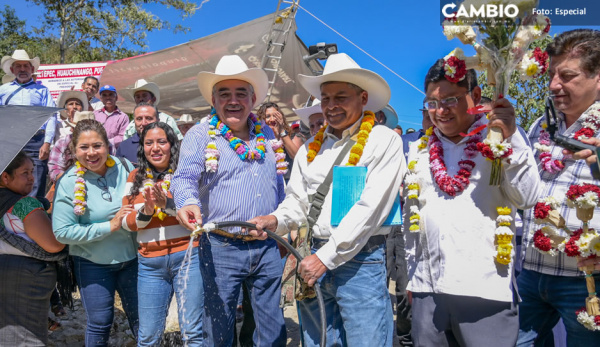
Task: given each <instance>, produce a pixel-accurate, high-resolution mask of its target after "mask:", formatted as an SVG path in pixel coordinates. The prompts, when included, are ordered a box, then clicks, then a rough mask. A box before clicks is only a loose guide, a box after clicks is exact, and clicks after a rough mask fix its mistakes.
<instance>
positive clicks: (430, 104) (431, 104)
mask: <svg viewBox="0 0 600 347" xmlns="http://www.w3.org/2000/svg"><path fill="white" fill-rule="evenodd" d="M469 93H471V92H466V93H465V94H463V95H461V96H453V97H450V98H445V99H444V100H439V101H438V100H428V101H425V102H424V103H423V108H426V109H427V110H429V111H435V110H437V109H439V108H441V107H442V106H443V107H445V108H451V107H456V105H458V100H459V99H460V98H462V97H465V96H467V95H469Z"/></svg>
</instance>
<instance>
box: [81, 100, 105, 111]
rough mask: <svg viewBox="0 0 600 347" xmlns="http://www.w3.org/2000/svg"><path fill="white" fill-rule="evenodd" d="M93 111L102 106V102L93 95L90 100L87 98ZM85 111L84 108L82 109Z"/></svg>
mask: <svg viewBox="0 0 600 347" xmlns="http://www.w3.org/2000/svg"><path fill="white" fill-rule="evenodd" d="M88 102H89V103H90V105H91V106H92V108H93V109H94V111H96V110H101V109H102V108H103V107H104V104H103V103H102V101H101V100H100V99H98V98H97V97H93V98H92V99H91V100H88ZM84 111H85V110H84Z"/></svg>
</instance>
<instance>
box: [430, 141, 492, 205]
mask: <svg viewBox="0 0 600 347" xmlns="http://www.w3.org/2000/svg"><path fill="white" fill-rule="evenodd" d="M480 141H481V135H480V134H475V135H472V136H471V138H469V140H468V141H467V144H466V146H465V149H464V150H463V151H464V155H465V157H466V158H467V159H464V160H461V161H459V162H458V166H460V170H458V173H457V174H456V175H454V176H450V175H448V169H447V168H446V163H445V162H444V149H443V147H442V142H441V141H440V139H439V138H438V137H437V135H436V134H435V132H433V133H432V134H431V138H430V139H429V143H430V146H429V166H430V169H431V174H432V175H433V179H434V181H435V183H437V185H438V187H440V189H441V190H443V191H444V192H445V193H446V194H448V195H450V196H456V194H458V193H461V192H462V191H463V190H465V189H466V188H467V187H468V186H469V184H470V183H471V182H470V180H469V177H471V172H472V171H473V168H475V162H474V161H472V160H469V159H471V158H473V157H475V155H476V154H477V144H478V143H479V142H480Z"/></svg>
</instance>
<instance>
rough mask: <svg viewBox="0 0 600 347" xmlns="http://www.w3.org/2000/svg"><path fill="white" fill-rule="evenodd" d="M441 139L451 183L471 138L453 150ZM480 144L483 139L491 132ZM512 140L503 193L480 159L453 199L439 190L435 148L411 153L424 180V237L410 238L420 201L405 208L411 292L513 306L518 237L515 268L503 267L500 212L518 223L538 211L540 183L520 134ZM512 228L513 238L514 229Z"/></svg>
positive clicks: (488, 164) (489, 165) (420, 181)
mask: <svg viewBox="0 0 600 347" xmlns="http://www.w3.org/2000/svg"><path fill="white" fill-rule="evenodd" d="M471 130H472V129H470V130H469V131H471ZM435 133H436V135H437V136H438V138H439V139H440V141H441V142H442V146H443V151H444V162H445V164H446V166H447V169H448V174H449V175H451V176H453V175H455V174H456V173H457V172H458V170H459V169H460V168H459V167H458V162H459V161H460V160H464V159H465V156H464V154H463V150H464V148H465V146H466V143H467V140H468V138H463V139H462V140H461V141H460V142H459V143H458V144H455V143H453V142H451V141H450V140H448V139H447V138H446V137H444V136H443V135H442V134H441V132H440V131H439V130H438V129H435ZM482 136H483V137H484V138H485V136H486V131H485V130H484V131H483V134H482ZM508 140H509V141H510V142H511V144H512V147H513V154H512V155H511V156H510V157H509V159H510V163H508V162H507V160H504V161H503V175H502V176H503V178H502V183H501V185H500V186H499V187H497V186H490V185H489V183H488V182H489V178H490V171H491V168H492V162H491V161H489V160H487V159H485V158H484V157H483V156H482V155H481V154H480V153H477V154H476V156H475V157H474V158H472V159H471V160H473V161H474V162H475V168H474V169H473V171H472V174H471V177H470V182H471V183H470V184H469V185H468V186H467V188H466V189H465V190H464V191H463V192H462V193H459V194H457V195H456V196H455V197H450V196H449V195H448V194H446V193H445V192H443V191H442V190H441V189H440V188H439V187H438V185H437V183H434V182H433V180H432V174H431V170H430V167H429V146H428V147H427V148H426V149H424V150H421V151H419V150H418V148H417V147H418V145H419V143H420V141H416V142H415V143H414V144H413V145H412V146H411V149H410V153H409V156H408V162H409V163H410V162H411V161H413V160H415V159H417V158H418V162H417V165H416V166H415V169H416V171H417V175H418V177H419V178H418V184H419V188H420V193H419V198H418V201H419V209H420V213H419V215H420V218H421V219H420V228H421V232H419V233H413V232H410V231H409V230H408V229H409V226H410V223H409V216H410V214H411V212H410V206H412V205H413V204H414V203H415V200H414V199H407V200H406V201H407V203H406V204H405V205H404V220H405V224H404V235H405V238H406V251H407V255H406V256H407V260H408V276H409V284H408V287H407V290H410V291H411V292H418V293H444V294H452V295H463V296H472V297H479V298H483V299H488V300H496V301H504V302H510V301H512V298H513V295H512V286H513V285H514V283H513V266H514V254H515V250H514V243H515V237H513V260H512V261H511V262H510V264H509V265H502V264H499V263H497V262H496V261H495V256H496V244H495V231H496V218H497V217H498V212H497V211H496V208H497V207H500V206H502V207H509V208H510V209H511V216H512V217H513V218H514V217H515V213H516V212H517V208H522V209H524V208H528V207H531V206H533V205H535V203H536V200H537V197H538V191H539V187H540V179H539V175H538V173H537V167H536V165H535V159H534V157H533V153H532V152H531V149H530V148H529V146H528V145H527V142H526V140H525V139H524V137H523V136H522V134H521V133H520V132H519V131H517V132H515V134H513V135H512V136H511V137H510V138H509V139H508ZM510 228H511V229H512V231H513V233H514V232H515V226H514V222H513V223H511V227H510ZM425 242H426V244H427V249H426V250H425V252H424V250H423V247H421V245H422V244H425ZM427 251H428V256H427Z"/></svg>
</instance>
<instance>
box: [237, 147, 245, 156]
mask: <svg viewBox="0 0 600 347" xmlns="http://www.w3.org/2000/svg"><path fill="white" fill-rule="evenodd" d="M235 152H236V153H237V154H239V155H242V154H244V153H246V149H245V148H244V146H239V147H238V148H237V149H236V150H235Z"/></svg>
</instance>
